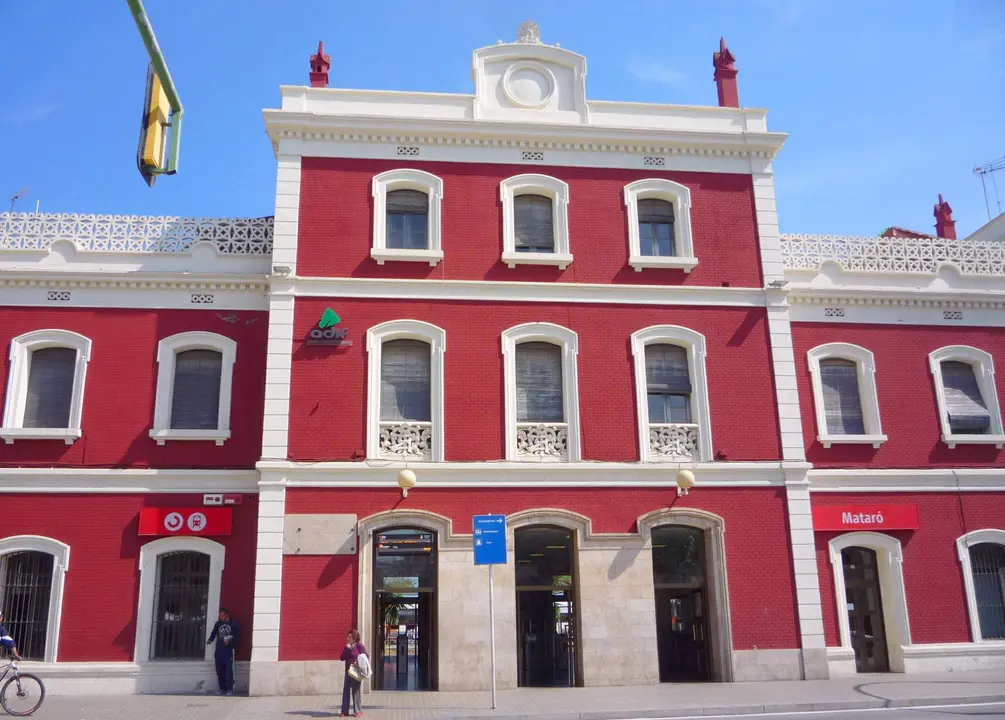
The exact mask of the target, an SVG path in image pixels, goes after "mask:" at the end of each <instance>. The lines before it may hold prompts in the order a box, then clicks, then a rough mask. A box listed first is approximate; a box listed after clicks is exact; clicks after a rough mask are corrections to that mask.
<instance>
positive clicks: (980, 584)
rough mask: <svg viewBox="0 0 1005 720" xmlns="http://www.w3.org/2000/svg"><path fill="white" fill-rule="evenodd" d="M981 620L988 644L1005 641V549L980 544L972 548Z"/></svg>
mask: <svg viewBox="0 0 1005 720" xmlns="http://www.w3.org/2000/svg"><path fill="white" fill-rule="evenodd" d="M970 568H971V570H972V572H973V576H974V595H975V596H976V599H977V617H978V620H979V622H980V627H981V637H982V638H983V639H984V640H1005V546H1003V545H998V544H996V543H980V544H979V545H974V546H973V547H971V548H970Z"/></svg>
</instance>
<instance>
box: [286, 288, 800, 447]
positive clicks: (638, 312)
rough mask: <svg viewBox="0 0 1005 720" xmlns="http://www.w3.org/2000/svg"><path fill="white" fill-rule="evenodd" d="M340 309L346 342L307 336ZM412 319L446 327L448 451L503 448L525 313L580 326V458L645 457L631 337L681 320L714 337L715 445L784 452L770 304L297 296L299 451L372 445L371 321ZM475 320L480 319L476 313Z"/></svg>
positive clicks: (294, 404)
mask: <svg viewBox="0 0 1005 720" xmlns="http://www.w3.org/2000/svg"><path fill="white" fill-rule="evenodd" d="M328 306H330V307H332V308H333V309H335V310H336V312H337V313H338V314H339V315H340V317H341V318H342V326H343V327H345V328H348V330H349V335H348V339H351V340H352V341H353V346H352V347H351V348H348V349H346V350H333V349H331V348H324V347H312V346H308V345H305V344H303V343H302V341H301V340H302V338H305V337H307V333H308V332H309V331H310V328H311V327H313V326H314V324H315V323H316V322H317V320H318V318H320V317H321V314H322V313H323V312H324V309H325V307H328ZM402 318H411V319H416V320H423V321H426V322H429V323H432V324H434V325H437V326H439V327H441V328H443V329H444V330H445V331H446V336H447V350H446V354H445V357H444V360H445V371H444V378H445V379H444V382H445V391H444V395H445V408H446V409H445V426H446V427H445V430H446V439H445V442H446V446H445V452H446V458H447V460H449V461H477V460H498V459H500V458H503V457H504V456H505V449H504V437H505V429H504V426H505V421H504V409H503V377H502V372H503V370H502V349H501V340H500V337H501V334H502V332H503V331H504V330H506V329H508V328H510V327H513V326H514V325H519V324H521V323H525V322H528V321H540V322H552V323H557V324H559V325H563V326H564V327H567V328H569V329H571V330H573V331H575V332H576V333H578V335H579V361H578V365H579V396H580V400H579V407H580V422H581V427H582V441H583V445H582V447H583V457H584V458H585V459H589V460H607V461H635V460H638V457H639V452H638V431H637V429H636V425H637V422H636V410H635V380H634V366H633V360H632V354H631V343H630V335H631V333H632V332H634V331H636V330H639V329H641V328H644V327H647V326H649V325H657V324H673V325H682V326H685V327H688V328H691V329H693V330H696V331H698V332H701V333H702V334H704V335H705V338H706V341H707V345H708V347H707V350H708V357H707V361H706V364H707V368H708V383H709V403H710V412H711V420H712V441H713V447H714V452H716V453H718V452H722V453H723V454H724V455H725V458H726V459H727V460H731V461H733V460H773V459H778V458H779V457H780V452H781V450H780V447H779V436H778V429H777V427H778V426H777V420H776V419H775V418H776V411H775V399H774V390H773V387H774V380H773V375H772V372H771V362H770V352H769V347H768V332H767V322H766V319H765V313H764V310H763V308H725V307H716V308H693V307H641V308H640V307H627V306H606V307H605V306H596V305H575V306H570V305H559V304H552V303H547V304H545V303H533V304H524V303H494V304H489V303H481V304H477V303H461V302H412V301H397V300H341V299H322V298H317V299H315V298H300V299H298V300H297V304H296V312H295V319H294V338H295V339H294V351H293V370H292V381H291V382H292V384H291V390H290V394H291V402H290V444H289V452H290V457H291V458H292V459H294V460H298V461H310V460H347V459H349V458H350V457H352V455H353V453H354V452H365V450H366V428H365V418H366V330H367V328H369V327H372V326H374V325H377V324H378V323H381V322H385V321H387V320H396V319H402ZM475 319H477V320H476V321H473V320H475Z"/></svg>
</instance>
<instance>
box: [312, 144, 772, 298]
mask: <svg viewBox="0 0 1005 720" xmlns="http://www.w3.org/2000/svg"><path fill="white" fill-rule="evenodd" d="M405 167H407V168H415V169H419V170H425V171H427V172H430V173H433V174H434V175H437V176H438V177H440V178H442V179H443V204H442V222H443V224H442V246H443V253H444V259H443V260H442V261H441V262H440V264H439V265H438V266H437V267H435V268H431V267H429V265H428V264H423V263H402V262H395V263H387V264H386V265H384V266H378V265H377V263H376V262H375V261H373V260H371V259H370V247H371V235H372V233H373V197H372V189H371V187H372V186H371V180H372V178H373V176H374V175H377V174H378V173H381V172H384V171H386V170H395V169H399V168H405ZM523 173H541V174H545V175H551V176H552V177H556V178H559V179H560V180H563V181H565V182H566V183H568V184H569V239H570V245H571V248H572V254H573V255H574V256H575V260H574V261H573V263H572V264H571V265H570V266H569V267H568V268H566V269H565V270H564V271H562V270H559V269H558V268H554V267H536V268H535V267H527V266H520V267H516V268H508V267H506V266H505V265H504V264H503V263H502V262H500V257H501V255H502V204H501V202H500V200H499V183H500V182H502V181H503V180H505V179H506V178H508V177H512V176H514V175H520V174H523ZM651 177H659V178H667V179H670V180H674V181H676V182H679V183H681V184H683V185H686V186H687V187H688V188H690V190H691V224H692V228H693V231H692V236H693V238H694V248H695V255H696V256H697V258H698V260H699V264H698V267H697V268H696V269H695V270H694V271H693V272H692V273H691V274H690V275H687V274H685V273H684V272H683V271H681V270H651V269H647V270H644V271H642V272H636V271H635V270H634V269H632V268H631V267H630V266H629V265H628V228H627V214H626V209H625V201H624V186H625V185H627V184H628V183H630V182H633V181H635V180H640V179H642V178H651ZM300 179H301V183H300V225H299V239H298V257H297V268H298V272H299V273H300V274H301V275H318V276H328V277H343V276H345V277H349V276H353V277H410V278H433V279H442V278H446V279H450V280H537V281H548V280H558V281H562V282H587V283H643V284H668V285H711V286H715V287H719V286H721V285H722V283H724V282H728V283H729V284H730V285H731V286H733V287H738V286H748V287H760V285H761V269H760V260H759V257H760V255H759V252H758V245H757V230H756V222H755V214H754V195H753V186H752V183H751V179H750V176H749V175H729V174H721V173H687V172H663V171H658V170H653V169H649V168H647V169H644V170H641V169H640V170H617V169H610V168H569V167H548V166H545V167H537V166H535V167H529V166H527V165H491V164H464V163H441V162H421V161H420V162H416V161H412V160H408V161H407V162H402V161H394V160H352V159H336V158H304V159H303V163H302V165H301V175H300Z"/></svg>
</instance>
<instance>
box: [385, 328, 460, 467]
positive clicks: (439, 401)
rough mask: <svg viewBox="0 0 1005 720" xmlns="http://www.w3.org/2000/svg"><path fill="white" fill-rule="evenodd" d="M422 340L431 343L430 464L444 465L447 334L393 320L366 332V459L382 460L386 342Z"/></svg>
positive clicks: (439, 329) (436, 329)
mask: <svg viewBox="0 0 1005 720" xmlns="http://www.w3.org/2000/svg"><path fill="white" fill-rule="evenodd" d="M405 338H407V339H411V340H421V341H422V342H424V343H428V344H429V396H430V397H429V411H430V420H431V423H432V430H433V433H432V434H433V437H432V446H431V448H430V461H432V462H443V460H444V457H443V445H444V438H443V435H444V424H443V354H444V353H445V352H446V351H447V334H446V332H445V331H444V330H443V328H439V327H437V326H436V325H432V324H430V323H427V322H423V321H421V320H390V321H388V322H384V323H381V324H380V325H374V326H373V327H372V328H370V329H369V330H367V331H366V377H367V382H366V456H367V457H368V458H380V457H381V454H380V362H381V355H382V349H383V345H384V343H385V342H390V341H391V340H402V339H405Z"/></svg>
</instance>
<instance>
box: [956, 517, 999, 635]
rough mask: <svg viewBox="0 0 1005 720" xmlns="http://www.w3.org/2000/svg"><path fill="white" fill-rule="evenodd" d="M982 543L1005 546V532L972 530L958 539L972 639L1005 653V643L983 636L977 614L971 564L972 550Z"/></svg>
mask: <svg viewBox="0 0 1005 720" xmlns="http://www.w3.org/2000/svg"><path fill="white" fill-rule="evenodd" d="M982 543H993V544H996V545H1003V546H1005V530H998V529H994V528H985V529H983V530H971V531H970V532H968V533H965V534H963V535H961V536H960V537H958V538H956V555H957V557H958V558H959V560H960V570H961V571H962V572H963V589H964V591H965V592H966V595H967V617H968V618H969V620H970V637H971V639H972V641H973V642H975V643H984V642H991V643H993V644H995V645H1000V646H1002V651H1003V653H1005V641H1002V640H991V641H987V640H985V639H984V636H983V635H982V634H981V623H980V617H979V615H978V614H977V592H976V590H975V589H974V570H973V566H972V565H971V562H970V548H971V547H973V546H974V545H980V544H982Z"/></svg>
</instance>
